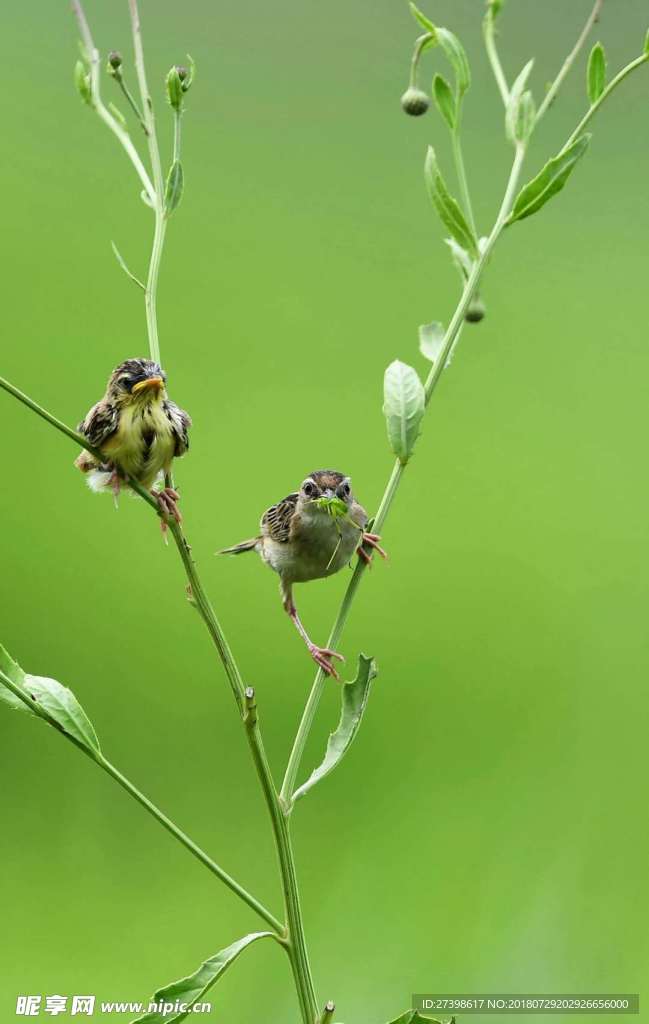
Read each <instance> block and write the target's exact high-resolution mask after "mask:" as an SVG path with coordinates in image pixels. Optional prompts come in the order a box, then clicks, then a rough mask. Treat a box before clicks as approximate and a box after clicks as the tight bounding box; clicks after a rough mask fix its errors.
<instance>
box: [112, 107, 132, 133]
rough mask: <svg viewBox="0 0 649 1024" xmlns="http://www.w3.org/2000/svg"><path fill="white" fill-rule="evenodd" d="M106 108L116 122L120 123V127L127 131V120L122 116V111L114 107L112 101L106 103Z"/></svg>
mask: <svg viewBox="0 0 649 1024" xmlns="http://www.w3.org/2000/svg"><path fill="white" fill-rule="evenodd" d="M108 109H109V110H110V112H111V114H112V115H113V117H114V118H115V120H116V121H117V123H118V124H119V125H120V127H121V128H123V129H124V131H126V132H127V131H128V122H127V120H126V118H125V117H124V115H123V113H122V111H121V110H120V109H119V107H116V106H115V104H114V103H109V104H108Z"/></svg>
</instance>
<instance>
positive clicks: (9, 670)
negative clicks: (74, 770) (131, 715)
mask: <svg viewBox="0 0 649 1024" xmlns="http://www.w3.org/2000/svg"><path fill="white" fill-rule="evenodd" d="M0 672H2V673H4V675H5V676H6V677H7V678H8V679H9V680H10V681H11V682H12V683H14V684H15V686H17V687H18V688H19V689H20V690H21V691H22V693H23V695H24V700H21V698H20V697H18V696H17V694H16V693H14V692H12V691H11V690H10V689H9V687H7V686H6V684H5V685H3V681H2V679H0V698H2V700H3V701H4V702H5V703H6V704H9V705H10V706H11V707H17V706H18V704H22V705H23V707H24V708H25V710H26V711H29V712H31V713H32V714H33V715H36V716H37V717H39V718H43V719H44V720H45V721H46V722H48V723H49V724H50V725H52V726H54V727H55V728H57V729H59V730H60V731H61V732H64V733H65V734H66V736H69V737H71V738H72V739H73V740H76V742H77V743H79V744H80V745H81V746H82V747H85V749H86V750H88V751H89V752H90V753H92V754H99V753H100V748H99V740H98V739H97V734H96V733H95V730H94V729H93V727H92V724H91V722H90V720H89V719H88V717H87V716H86V713H85V711H84V710H83V708H82V707H81V705H80V704H79V702H78V700H77V698H76V697H75V696H74V694H73V693H72V691H71V690H68V688H67V686H62V685H61V683H59V682H57V681H56V679H47V678H46V677H44V676H30V675H28V674H27V673H25V672H23V670H22V668H21V667H20V666H19V665H18V664H16V662H15V661H13V660H12V659H11V657H10V656H9V655H8V654H7V652H6V650H5V649H4V647H2V646H0ZM14 701H17V702H18V704H16V703H14Z"/></svg>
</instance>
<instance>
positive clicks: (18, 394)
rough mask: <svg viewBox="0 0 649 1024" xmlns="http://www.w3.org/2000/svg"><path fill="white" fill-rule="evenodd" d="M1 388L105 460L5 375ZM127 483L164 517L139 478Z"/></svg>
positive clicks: (81, 436) (95, 449)
mask: <svg viewBox="0 0 649 1024" xmlns="http://www.w3.org/2000/svg"><path fill="white" fill-rule="evenodd" d="M0 388H3V389H4V390H5V391H7V392H8V393H9V394H10V395H13V397H14V398H17V399H18V401H19V402H22V403H23V405H26V406H27V408H28V409H31V410H32V412H35V413H36V415H37V416H41V417H42V419H44V420H45V421H46V422H47V423H49V424H50V425H51V426H53V427H56V429H57V430H60V431H61V433H62V434H65V436H66V437H69V438H70V439H71V440H72V441H74V442H75V444H78V445H79V446H80V447H81V448H85V449H86V451H89V452H90V454H91V455H94V456H95V458H97V459H100V460H101V461H102V462H103V460H104V459H105V456H104V454H103V452H102V451H101V450H100V449H99V448H95V447H94V446H93V445H91V444H89V443H88V440H87V439H86V438H85V437H84V436H83V434H79V433H77V431H76V430H73V429H72V427H68V426H67V424H66V423H63V422H62V420H59V419H57V418H56V416H53V415H52V413H51V412H48V411H47V409H44V408H43V406H42V405H39V404H38V402H35V401H34V399H33V398H30V397H29V395H26V394H25V393H24V391H21V390H20V389H19V388H17V387H16V386H15V385H14V384H11V383H10V382H9V381H8V380H5V378H4V377H0ZM126 483H127V484H128V486H129V487H130V488H131V490H133V491H135V493H136V494H139V496H140V497H141V498H143V499H144V501H146V503H147V504H148V505H150V506H151V508H153V509H154V510H155V512H156V513H157V514H158V515H160V516H161V518H162V515H161V513H160V507H159V505H158V503H157V501H156V500H155V498H153V497H152V496H151V494H149V492H148V491H147V490H146V489H145V488H144V487H142V486H141V484H139V483H138V482H137V480H131V479H129V480H127V481H126Z"/></svg>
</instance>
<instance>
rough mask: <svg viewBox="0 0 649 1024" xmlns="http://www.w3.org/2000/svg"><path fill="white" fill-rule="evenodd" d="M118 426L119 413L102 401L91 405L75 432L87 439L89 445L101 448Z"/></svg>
mask: <svg viewBox="0 0 649 1024" xmlns="http://www.w3.org/2000/svg"><path fill="white" fill-rule="evenodd" d="M118 425H119V413H118V411H117V409H116V408H115V406H114V405H111V403H110V402H106V401H105V400H103V399H102V401H101V402H97V404H96V405H93V407H92V409H91V410H90V412H89V413H87V414H86V418H85V420H82V421H81V423H80V424H79V426H78V427H77V430H78V431H79V433H80V434H83V435H84V437H87V438H88V440H89V441H90V444H92V445H94V446H95V448H101V446H102V445H103V444H105V443H106V441H107V440H108V438H109V437H112V435H113V434H114V433H115V431H116V430H117V427H118Z"/></svg>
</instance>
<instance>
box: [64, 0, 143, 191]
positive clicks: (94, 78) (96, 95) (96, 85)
mask: <svg viewBox="0 0 649 1024" xmlns="http://www.w3.org/2000/svg"><path fill="white" fill-rule="evenodd" d="M72 9H73V11H74V13H75V16H76V19H77V23H78V25H79V31H80V32H81V39H82V42H83V45H84V47H85V49H86V53H87V56H88V61H89V62H90V92H91V95H92V105H93V107H94V109H95V110H96V111H97V114H98V115H99V117H100V118H101V120H102V121H103V122H104V124H106V125H107V126H108V128H110V130H111V132H112V133H113V135H115V136H116V137H117V139H118V141H119V143H120V145H121V146H122V147H123V148H124V150H125V151H126V154H127V156H128V157H129V159H130V161H131V163H132V164H133V167H134V168H135V170H136V172H137V174H138V177H139V179H140V181H141V182H142V185H143V186H144V191H145V192H146V194H147V196H148V198H149V201H150V202H151V203H154V202H155V189H154V187H153V184H152V183H151V179H150V178H149V175H148V173H147V171H146V168H145V167H144V164H143V163H142V160H141V159H140V155H139V153H138V151H137V150H136V148H135V146H134V145H133V143H132V142H131V137H130V135H129V134H128V132H127V131H126V129H125V128H123V127H122V125H121V124H119V122H118V121H117V120H116V118H114V117H113V115H112V114H111V112H110V111H109V110H108V109H107V108H106V107H105V106H104V103H103V102H102V99H101V92H100V80H99V75H100V66H99V51H98V50H97V49H96V47H95V44H94V43H93V41H92V35H91V34H90V28H89V26H88V22H87V20H86V16H85V14H84V12H83V8H82V6H81V3H80V0H72Z"/></svg>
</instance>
